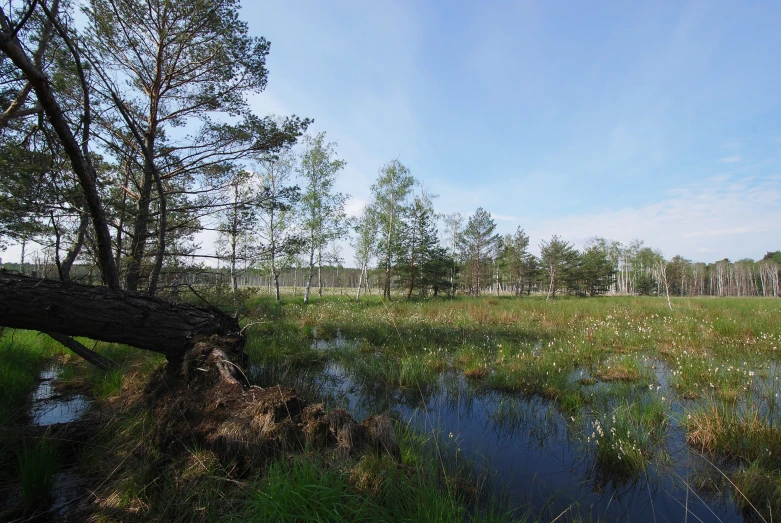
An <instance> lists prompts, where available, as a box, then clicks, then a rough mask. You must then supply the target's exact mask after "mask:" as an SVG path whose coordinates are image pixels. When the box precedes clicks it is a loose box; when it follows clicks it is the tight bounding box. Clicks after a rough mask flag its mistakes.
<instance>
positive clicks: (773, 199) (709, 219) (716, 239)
mask: <svg viewBox="0 0 781 523" xmlns="http://www.w3.org/2000/svg"><path fill="white" fill-rule="evenodd" d="M667 194H668V197H667V198H665V199H663V200H661V201H659V202H656V203H652V204H649V205H645V206H641V207H636V208H631V207H627V208H623V209H615V210H605V211H601V212H589V213H582V214H575V215H569V216H565V217H560V218H555V219H550V220H543V221H541V222H539V223H537V224H532V226H530V227H529V233H530V234H531V235H532V239H533V243H534V240H535V239H536V240H537V241H539V240H540V239H547V238H550V237H551V235H553V234H560V235H562V237H563V238H564V239H566V240H567V241H571V242H574V243H575V244H576V245H578V246H582V245H583V244H584V243H585V241H586V240H587V239H588V238H591V237H593V236H601V237H604V238H609V239H612V240H616V241H620V242H622V243H624V244H626V243H628V242H630V241H631V240H633V239H635V238H638V239H641V240H644V241H645V243H646V245H649V246H652V247H659V248H661V249H662V251H663V252H664V254H665V255H666V256H668V257H669V256H673V255H675V254H681V255H682V256H684V257H687V258H692V259H694V260H696V261H706V262H707V261H715V260H719V259H722V258H730V259H740V258H745V257H753V258H757V257H761V256H762V255H763V254H764V252H765V250H773V249H776V248H777V247H778V245H779V244H781V230H779V229H778V227H777V224H778V223H780V222H781V181H779V180H778V179H777V178H775V177H764V178H761V179H756V178H751V177H746V178H740V179H736V178H734V177H724V176H722V177H713V178H709V179H707V180H703V181H700V182H698V183H695V184H691V185H688V186H685V187H680V188H675V189H671V190H669V191H668V192H667ZM703 255H707V259H704V257H703Z"/></svg>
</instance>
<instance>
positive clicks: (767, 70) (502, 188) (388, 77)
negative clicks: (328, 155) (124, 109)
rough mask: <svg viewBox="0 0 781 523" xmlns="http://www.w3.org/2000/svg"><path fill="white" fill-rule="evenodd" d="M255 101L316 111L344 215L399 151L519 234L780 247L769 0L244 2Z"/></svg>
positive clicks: (677, 246) (747, 250)
mask: <svg viewBox="0 0 781 523" xmlns="http://www.w3.org/2000/svg"><path fill="white" fill-rule="evenodd" d="M243 17H244V18H245V19H246V20H247V21H248V23H249V26H250V30H251V32H253V33H254V34H258V35H263V36H265V37H266V38H267V39H268V40H270V41H271V43H272V45H271V54H270V56H269V60H268V67H269V70H270V77H269V86H268V88H267V90H266V91H265V92H264V93H263V94H261V95H259V96H257V97H256V98H254V99H253V105H254V107H255V108H256V109H257V110H258V111H259V112H261V113H276V114H297V115H299V116H306V117H310V118H314V119H315V124H314V126H313V127H312V128H311V131H313V132H319V131H326V132H327V136H328V137H329V139H330V140H333V141H336V142H338V144H339V147H338V150H339V152H340V154H341V156H342V157H343V158H344V159H345V160H346V161H347V162H348V166H347V168H346V169H345V171H344V172H343V173H342V175H341V180H340V189H341V190H342V191H344V192H347V193H349V194H351V195H352V197H353V200H352V201H351V203H350V206H349V208H350V210H351V211H352V212H355V211H356V210H357V209H359V208H360V207H361V205H363V204H364V203H365V202H366V201H367V200H369V198H370V193H369V186H370V185H371V183H372V182H373V181H374V179H375V178H376V175H377V170H378V168H379V167H380V166H381V165H382V164H383V163H385V162H387V161H388V160H390V159H393V158H395V157H397V156H399V159H400V160H401V161H402V162H403V163H404V164H405V165H407V166H408V167H410V169H411V170H412V173H413V175H414V176H415V177H416V178H418V179H419V180H421V181H422V182H423V183H424V184H425V186H426V187H427V188H428V189H429V190H431V191H432V192H434V193H436V194H439V195H440V197H439V198H438V199H437V201H436V207H437V210H438V211H439V212H455V211H460V212H462V213H464V214H470V213H472V212H473V211H474V210H475V209H476V208H477V207H478V206H482V207H484V208H485V209H487V210H488V211H490V212H491V213H492V214H493V215H494V217H495V218H496V219H497V223H498V224H499V229H500V231H501V232H511V231H513V230H514V229H515V228H516V227H517V226H519V225H520V226H522V227H524V228H525V229H526V231H527V232H529V233H530V234H531V236H532V243H533V244H534V245H536V244H538V243H539V242H540V240H542V239H547V238H549V237H550V235H551V234H554V233H557V234H559V235H561V236H562V237H564V238H565V239H567V240H568V241H571V242H573V243H575V244H576V245H577V246H581V245H582V244H583V242H584V241H585V240H586V239H587V238H588V237H590V236H593V235H599V236H604V237H607V238H611V239H615V240H619V241H623V242H625V243H628V242H629V241H630V240H631V239H633V238H639V239H642V240H645V241H646V243H647V244H648V245H651V246H653V247H659V248H661V249H662V251H663V252H664V254H665V255H667V256H668V257H670V256H673V255H674V254H682V255H684V256H686V257H688V258H693V259H695V260H700V261H714V260H717V259H721V258H724V257H729V258H730V259H739V258H743V257H753V258H760V257H761V256H762V255H763V254H764V253H765V251H766V250H775V249H781V233H779V226H778V224H779V223H781V205H780V204H781V169H779V160H781V105H780V102H779V100H780V99H781V67H779V64H781V31H779V27H781V3H778V2H767V3H760V2H747V3H739V2H729V3H727V2H723V3H721V2H707V3H706V2H677V1H676V2H647V3H644V4H641V3H639V2H624V3H615V2H604V3H600V2H519V3H510V2H447V3H445V2H393V3H389V2H385V3H383V2H374V1H373V2H365V1H364V2H319V1H313V2H298V1H272V2H261V3H251V4H250V3H247V4H246V5H245V7H244V8H243Z"/></svg>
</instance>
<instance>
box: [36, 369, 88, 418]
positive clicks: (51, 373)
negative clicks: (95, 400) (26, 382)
mask: <svg viewBox="0 0 781 523" xmlns="http://www.w3.org/2000/svg"><path fill="white" fill-rule="evenodd" d="M58 372H59V369H58V368H57V367H50V368H48V369H45V370H44V371H42V372H41V375H40V378H39V382H38V387H37V388H36V389H35V392H33V395H32V406H31V408H30V418H31V423H32V425H37V426H41V427H45V426H47V425H54V424H56V423H68V422H70V421H75V420H77V419H79V418H80V417H81V416H82V414H84V412H86V410H87V408H88V407H89V401H88V400H87V398H86V397H84V396H83V395H81V394H62V393H60V392H57V391H56V390H55V389H54V388H53V383H54V380H55V379H56V378H57V375H58Z"/></svg>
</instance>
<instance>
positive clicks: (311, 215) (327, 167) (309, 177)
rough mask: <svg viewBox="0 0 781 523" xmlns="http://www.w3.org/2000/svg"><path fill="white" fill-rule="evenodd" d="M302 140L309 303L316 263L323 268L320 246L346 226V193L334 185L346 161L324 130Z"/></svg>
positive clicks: (301, 172) (321, 248)
mask: <svg viewBox="0 0 781 523" xmlns="http://www.w3.org/2000/svg"><path fill="white" fill-rule="evenodd" d="M303 143H304V152H303V153H302V154H301V158H300V162H299V167H298V169H299V175H300V177H301V179H302V180H303V181H304V187H303V193H302V196H301V205H302V219H303V230H304V234H305V238H306V239H305V241H306V249H307V251H308V253H309V264H308V265H309V273H308V276H307V279H306V291H305V293H304V303H309V295H310V292H311V287H312V278H313V277H314V270H315V262H317V267H318V269H319V270H320V271H322V262H323V248H324V247H325V246H326V245H327V244H328V243H329V242H330V241H331V240H333V239H334V238H336V237H338V236H340V234H341V232H342V230H343V228H344V225H345V224H344V202H345V200H346V196H345V195H343V194H342V193H339V192H335V190H334V184H335V182H336V177H337V175H338V174H339V171H341V170H342V169H343V168H344V166H345V165H346V162H345V161H344V160H340V159H339V158H338V157H337V154H336V143H333V142H326V141H325V133H324V132H321V133H319V134H317V135H316V136H309V135H307V136H305V137H304V142H303ZM320 285H322V277H321V278H320Z"/></svg>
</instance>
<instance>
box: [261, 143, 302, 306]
mask: <svg viewBox="0 0 781 523" xmlns="http://www.w3.org/2000/svg"><path fill="white" fill-rule="evenodd" d="M260 166H261V170H260V172H259V173H258V176H259V177H260V185H261V188H262V191H263V192H264V193H265V195H266V199H265V202H264V205H263V206H262V208H261V213H260V217H259V225H260V227H259V228H258V236H259V237H260V239H261V241H263V242H264V243H265V251H266V252H265V255H266V258H267V260H268V264H269V271H270V273H271V277H272V279H273V280H274V296H275V299H276V301H280V299H281V297H280V292H279V275H280V273H281V272H282V269H283V268H284V267H290V266H291V265H292V263H293V257H294V256H295V255H296V254H298V252H299V251H300V250H301V248H302V247H303V244H304V239H303V238H302V237H301V235H300V234H299V233H298V231H297V230H296V223H295V220H296V211H297V209H296V206H297V205H298V204H299V202H300V200H301V193H300V190H299V188H298V186H293V185H290V184H291V182H292V179H293V174H294V171H295V157H294V156H293V154H292V153H290V152H289V151H284V152H281V153H280V154H278V155H273V156H269V157H266V158H264V159H262V160H261V161H260Z"/></svg>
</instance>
